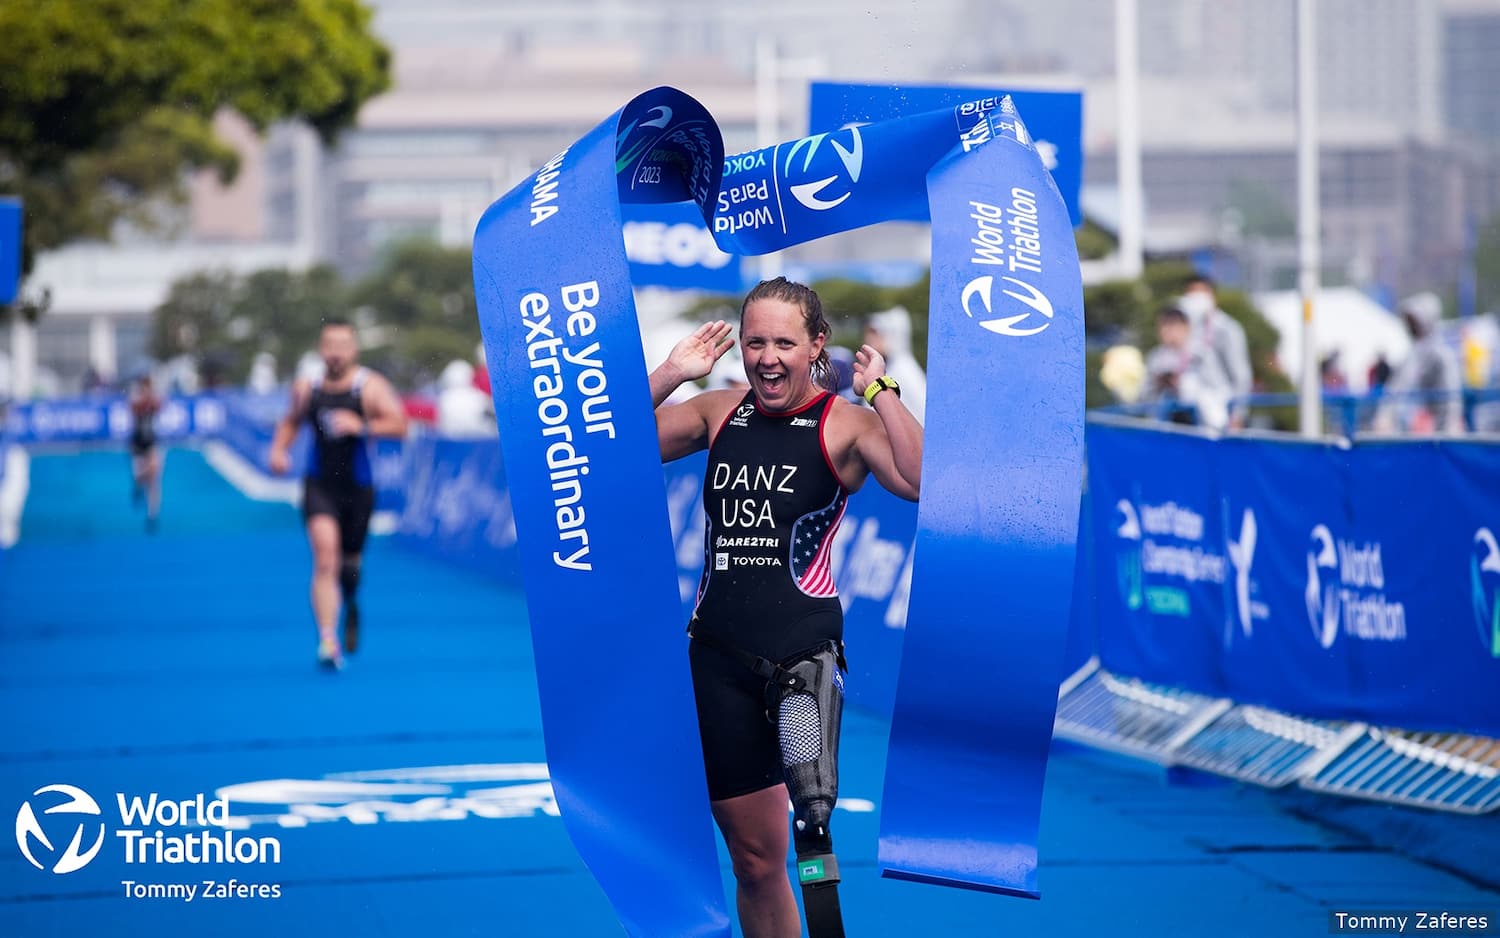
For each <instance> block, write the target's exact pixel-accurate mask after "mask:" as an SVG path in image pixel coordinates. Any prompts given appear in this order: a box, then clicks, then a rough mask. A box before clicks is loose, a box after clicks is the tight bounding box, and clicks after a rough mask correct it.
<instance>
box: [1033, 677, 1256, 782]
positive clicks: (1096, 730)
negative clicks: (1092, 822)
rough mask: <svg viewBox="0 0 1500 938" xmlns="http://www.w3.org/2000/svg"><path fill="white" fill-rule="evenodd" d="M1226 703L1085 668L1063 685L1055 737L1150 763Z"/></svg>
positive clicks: (1211, 718) (1220, 710) (1193, 731)
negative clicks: (1150, 760) (1143, 758)
mask: <svg viewBox="0 0 1500 938" xmlns="http://www.w3.org/2000/svg"><path fill="white" fill-rule="evenodd" d="M1227 705H1228V701H1221V700H1218V699H1216V698H1213V697H1207V696H1204V695H1202V694H1194V693H1192V692H1190V691H1184V690H1178V689H1176V688H1171V687H1160V686H1157V685H1154V684H1147V683H1146V682H1144V681H1138V680H1135V679H1134V678H1118V677H1115V676H1114V675H1112V674H1110V673H1109V672H1107V671H1105V670H1104V669H1102V668H1100V667H1099V662H1098V659H1093V660H1091V661H1089V663H1088V664H1086V665H1084V667H1083V668H1082V669H1081V670H1080V671H1079V672H1078V673H1077V674H1075V675H1073V677H1072V678H1070V679H1069V680H1068V682H1067V683H1065V684H1064V685H1063V691H1062V696H1061V697H1060V699H1059V700H1058V705H1057V721H1056V733H1057V735H1058V736H1061V737H1063V738H1065V739H1071V740H1073V741H1075V742H1080V743H1085V744H1087V745H1090V746H1096V747H1098V748H1101V749H1109V750H1113V751H1115V752H1120V753H1124V754H1126V755H1132V756H1142V757H1145V758H1147V759H1152V760H1154V761H1162V759H1163V758H1164V757H1165V756H1166V755H1167V754H1169V753H1170V752H1172V751H1173V750H1174V749H1175V748H1176V747H1177V746H1179V745H1181V740H1182V739H1183V738H1185V736H1190V735H1192V734H1194V733H1196V732H1197V731H1198V730H1199V729H1200V728H1201V727H1202V726H1205V725H1207V723H1208V722H1210V721H1212V720H1213V719H1214V718H1215V717H1217V716H1218V715H1219V714H1220V713H1222V712H1223V708H1224V707H1225V706H1227Z"/></svg>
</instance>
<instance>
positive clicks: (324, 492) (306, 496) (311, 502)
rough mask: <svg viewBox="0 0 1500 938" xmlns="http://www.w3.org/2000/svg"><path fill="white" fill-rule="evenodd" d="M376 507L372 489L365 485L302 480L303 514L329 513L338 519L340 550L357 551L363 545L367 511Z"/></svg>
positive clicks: (371, 512) (369, 511)
mask: <svg viewBox="0 0 1500 938" xmlns="http://www.w3.org/2000/svg"><path fill="white" fill-rule="evenodd" d="M374 511H375V489H374V488H373V487H371V486H368V485H356V486H334V485H328V484H327V483H325V482H323V481H322V480H321V479H314V478H312V477H310V476H309V477H308V478H305V479H303V480H302V518H303V520H310V519H311V518H312V516H313V515H331V516H332V517H333V518H334V520H336V521H337V522H338V523H339V551H340V552H341V553H344V554H357V553H360V552H361V551H363V550H364V548H365V535H366V534H367V533H369V530H370V515H371V514H373V513H374Z"/></svg>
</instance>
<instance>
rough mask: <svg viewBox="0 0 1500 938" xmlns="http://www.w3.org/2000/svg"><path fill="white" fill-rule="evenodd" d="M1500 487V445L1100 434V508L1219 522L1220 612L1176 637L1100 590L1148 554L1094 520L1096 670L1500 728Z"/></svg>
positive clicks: (1093, 465)
mask: <svg viewBox="0 0 1500 938" xmlns="http://www.w3.org/2000/svg"><path fill="white" fill-rule="evenodd" d="M1205 449H1206V451H1207V453H1208V458H1207V459H1206V460H1204V459H1201V458H1200V459H1198V460H1197V461H1194V454H1202V453H1203V452H1204V451H1205ZM1168 468H1169V470H1170V471H1167V470H1168ZM1497 477H1500V446H1495V445H1494V444H1483V443H1462V442H1454V441H1444V442H1442V443H1441V444H1438V443H1421V442H1415V441H1401V442H1370V443H1356V444H1354V445H1352V446H1347V447H1346V446H1340V445H1333V444H1322V443H1307V442H1291V441H1288V442H1282V441H1269V440H1236V439H1224V440H1218V441H1210V440H1206V439H1200V438H1195V437H1192V436H1188V435H1185V434H1179V433H1170V432H1160V431H1154V430H1149V429H1127V428H1122V427H1117V426H1108V425H1102V424H1091V425H1090V427H1089V478H1090V487H1091V496H1092V497H1093V498H1094V499H1095V500H1096V501H1099V502H1102V501H1103V500H1104V498H1105V496H1106V493H1107V496H1108V497H1109V498H1110V499H1111V500H1113V499H1115V498H1117V497H1118V498H1120V499H1124V498H1127V497H1129V489H1130V487H1132V486H1134V487H1136V488H1138V489H1139V490H1140V491H1144V492H1149V493H1153V495H1154V498H1155V499H1156V500H1157V501H1159V502H1163V503H1165V502H1172V503H1175V504H1177V505H1179V506H1181V505H1184V504H1190V503H1191V504H1202V503H1203V502H1204V500H1205V498H1207V499H1208V500H1209V501H1210V502H1211V503H1212V504H1211V505H1210V507H1209V509H1208V510H1209V511H1211V512H1214V513H1217V514H1218V515H1219V516H1220V517H1221V518H1222V519H1223V522H1222V527H1221V531H1220V533H1218V534H1217V535H1213V534H1206V537H1215V536H1217V538H1218V541H1217V544H1214V543H1205V544H1203V545H1202V549H1203V552H1204V553H1205V554H1207V553H1209V552H1211V551H1213V550H1216V549H1217V550H1219V551H1221V552H1222V554H1223V556H1224V557H1225V560H1226V566H1225V574H1226V575H1225V578H1224V582H1223V584H1222V592H1223V604H1222V612H1221V614H1220V616H1219V617H1218V618H1217V619H1215V618H1213V617H1212V611H1211V609H1209V608H1204V609H1203V610H1202V616H1203V617H1202V619H1201V620H1200V621H1199V622H1198V623H1197V624H1198V625H1199V626H1201V628H1194V629H1192V630H1191V631H1187V632H1184V633H1183V634H1184V635H1185V636H1186V637H1185V638H1181V640H1178V641H1174V640H1173V635H1172V634H1171V633H1169V632H1166V631H1163V630H1161V629H1160V624H1159V623H1158V622H1154V621H1151V620H1149V619H1146V618H1144V617H1142V616H1140V615H1138V614H1137V613H1135V612H1134V611H1133V610H1131V609H1130V608H1129V603H1128V598H1129V593H1128V591H1125V590H1118V589H1108V587H1110V586H1111V585H1112V584H1110V583H1109V582H1108V579H1109V577H1110V576H1111V575H1112V572H1113V571H1115V570H1117V569H1123V568H1124V567H1128V566H1129V565H1130V563H1131V561H1130V558H1131V556H1132V555H1133V554H1136V553H1139V555H1141V556H1144V554H1145V552H1144V550H1142V548H1141V544H1142V543H1143V542H1136V541H1133V540H1131V539H1128V538H1122V537H1120V536H1119V530H1120V523H1119V521H1118V520H1117V518H1118V516H1115V517H1106V515H1105V513H1104V512H1103V511H1095V512H1094V513H1093V522H1094V531H1093V534H1094V536H1095V538H1096V542H1097V543H1096V547H1097V550H1098V560H1097V564H1096V568H1095V576H1096V584H1097V587H1098V592H1099V597H1100V601H1099V629H1100V657H1101V660H1102V661H1103V663H1104V666H1105V667H1106V668H1109V669H1110V670H1113V671H1117V672H1119V673H1122V674H1130V675H1133V676H1138V677H1142V678H1145V679H1147V680H1152V681H1156V682H1160V683H1165V684H1172V685H1176V686H1180V687H1186V688H1189V689H1191V690H1196V691H1199V692H1202V693H1207V694H1213V695H1220V696H1225V697H1230V698H1232V699H1235V700H1237V701H1242V702H1248V703H1258V704H1264V705H1267V706H1271V707H1275V708H1277V709H1281V710H1285V711H1288V712H1291V713H1296V714H1300V715H1303V716H1309V717H1319V718H1325V719H1339V720H1359V721H1365V722H1369V723H1373V724H1376V725H1379V726H1391V727H1399V728H1405V729H1416V730H1432V731H1457V732H1469V733H1477V734H1481V735H1489V736H1493V735H1497V734H1500V695H1497V694H1496V693H1495V692H1494V688H1495V687H1496V686H1500V614H1497V612H1496V600H1497V597H1500V544H1497V543H1496V532H1497V531H1500V526H1497V520H1500V490H1497V489H1496V487H1495V485H1494V484H1493V480H1494V479H1495V478H1497ZM1204 480H1209V481H1208V483H1207V488H1208V489H1209V491H1208V492H1207V493H1205V492H1204V489H1205V484H1204ZM1195 510H1197V509H1195ZM1145 526H1146V522H1145V521H1144V516H1143V518H1142V527H1143V528H1144V527H1145ZM1207 531H1208V526H1207V525H1205V532H1207ZM1146 579H1147V582H1148V583H1149V582H1150V574H1149V573H1148V574H1147V577H1146ZM1195 618H1196V614H1195ZM1209 631H1211V632H1213V633H1214V634H1215V635H1216V636H1217V640H1216V641H1213V642H1204V641H1203V640H1202V636H1203V633H1204V632H1209Z"/></svg>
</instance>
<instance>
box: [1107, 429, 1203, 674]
mask: <svg viewBox="0 0 1500 938" xmlns="http://www.w3.org/2000/svg"><path fill="white" fill-rule="evenodd" d="M1165 445H1170V446H1171V452H1172V458H1171V459H1170V460H1165V459H1162V458H1161V457H1160V455H1159V454H1160V452H1161V448H1162V447H1163V446H1165ZM1088 450H1089V501H1090V509H1091V511H1092V520H1093V529H1094V530H1093V537H1094V541H1095V544H1094V551H1095V564H1094V567H1093V571H1092V578H1093V583H1094V592H1095V595H1096V597H1099V598H1098V600H1097V601H1098V604H1099V606H1100V619H1099V621H1100V628H1099V656H1100V660H1101V661H1105V662H1109V667H1112V668H1114V669H1117V670H1118V671H1119V672H1120V673H1122V674H1129V675H1132V676H1135V677H1139V678H1142V679H1144V680H1148V681H1157V682H1160V683H1164V684H1179V685H1182V686H1185V687H1213V686H1217V685H1218V684H1219V683H1220V676H1219V674H1218V671H1217V668H1218V663H1219V662H1218V654H1217V649H1218V647H1219V644H1220V635H1221V633H1222V631H1223V622H1224V595H1225V593H1224V589H1225V583H1226V582H1227V580H1228V578H1229V558H1228V557H1227V556H1226V553H1225V549H1224V523H1223V516H1222V512H1221V511H1220V508H1219V488H1218V486H1217V485H1216V484H1215V482H1214V474H1213V470H1214V465H1215V451H1214V443H1213V441H1212V440H1208V439H1203V438H1200V437H1194V436H1187V435H1175V436H1174V435H1171V434H1167V433H1156V432H1151V433H1133V432H1129V431H1124V432H1114V431H1112V430H1110V431H1106V430H1105V429H1104V428H1101V427H1098V426H1094V425H1091V426H1090V427H1089V431H1088ZM1143 466H1146V467H1152V468H1153V471H1151V472H1142V471H1141V467H1143ZM1106 622H1108V623H1109V627H1105V623H1106Z"/></svg>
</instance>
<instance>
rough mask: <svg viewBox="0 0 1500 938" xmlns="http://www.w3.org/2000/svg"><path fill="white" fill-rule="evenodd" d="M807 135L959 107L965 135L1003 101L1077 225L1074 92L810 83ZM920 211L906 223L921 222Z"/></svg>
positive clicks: (982, 128) (1078, 125)
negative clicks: (1019, 120) (1021, 119)
mask: <svg viewBox="0 0 1500 938" xmlns="http://www.w3.org/2000/svg"><path fill="white" fill-rule="evenodd" d="M808 93H809V102H808V115H807V124H808V130H809V132H818V131H833V130H838V129H839V128H842V127H846V126H848V125H849V124H868V123H871V122H874V121H885V120H893V119H895V118H898V117H906V116H908V115H912V114H921V113H923V112H926V111H936V110H940V109H943V108H959V107H964V108H966V111H960V113H961V114H965V115H966V116H968V117H970V118H971V120H970V128H969V130H970V133H971V134H974V135H982V134H985V133H987V132H988V128H987V126H986V122H985V121H983V120H981V119H979V118H980V115H982V114H983V113H985V112H986V111H988V110H991V109H993V107H994V106H995V104H996V102H998V101H999V100H1000V99H1001V98H1003V97H1006V96H1009V97H1010V98H1011V100H1012V101H1014V102H1015V106H1016V108H1017V109H1018V110H1019V111H1020V112H1021V113H1022V114H1024V115H1025V116H1026V128H1027V130H1029V131H1030V132H1031V136H1032V138H1033V140H1034V141H1035V145H1036V149H1037V153H1038V155H1040V156H1041V158H1042V164H1043V165H1044V166H1046V167H1047V169H1048V170H1049V171H1050V172H1051V173H1052V179H1053V181H1054V182H1055V183H1056V184H1057V191H1058V192H1060V193H1061V194H1062V198H1063V202H1064V203H1066V204H1067V206H1068V218H1069V219H1071V220H1072V222H1073V224H1074V225H1081V224H1083V209H1082V208H1081V207H1080V202H1079V194H1080V192H1081V191H1082V189H1083V94H1082V92H1078V91H1040V90H1034V91H1014V90H1002V89H998V88H977V87H970V86H964V85H920V84H902V85H870V84H845V83H842V82H825V81H815V82H813V83H812V85H811V87H810V88H809V91H808ZM926 208H927V207H926V206H925V205H923V206H921V207H920V210H919V211H917V212H914V213H912V214H910V215H905V216H902V217H903V218H905V219H906V220H909V221H926V220H927V213H926Z"/></svg>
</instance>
